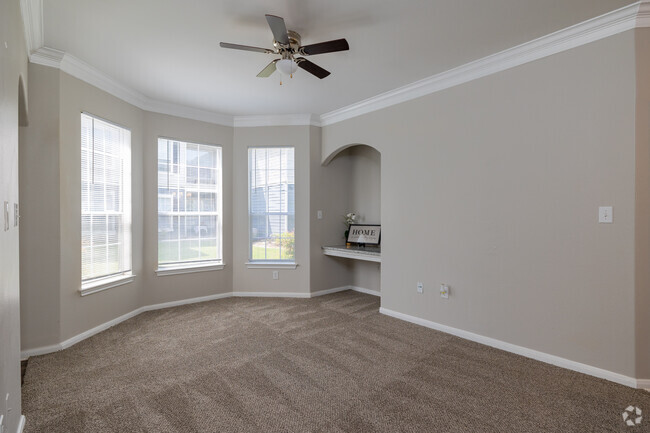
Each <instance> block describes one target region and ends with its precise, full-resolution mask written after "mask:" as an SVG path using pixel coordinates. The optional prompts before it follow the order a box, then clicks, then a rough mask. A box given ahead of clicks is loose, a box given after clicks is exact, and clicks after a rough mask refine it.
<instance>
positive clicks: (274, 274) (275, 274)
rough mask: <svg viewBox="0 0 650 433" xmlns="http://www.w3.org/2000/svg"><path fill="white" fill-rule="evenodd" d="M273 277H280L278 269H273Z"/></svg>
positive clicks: (275, 278) (276, 278) (277, 278)
mask: <svg viewBox="0 0 650 433" xmlns="http://www.w3.org/2000/svg"><path fill="white" fill-rule="evenodd" d="M273 279H274V280H279V279H280V271H273Z"/></svg>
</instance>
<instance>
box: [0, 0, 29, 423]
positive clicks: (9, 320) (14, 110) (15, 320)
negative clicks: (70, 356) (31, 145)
mask: <svg viewBox="0 0 650 433" xmlns="http://www.w3.org/2000/svg"><path fill="white" fill-rule="evenodd" d="M23 35H24V33H23V26H22V20H21V17H20V2H19V1H18V0H8V1H2V2H0V155H2V157H0V210H2V206H3V204H4V202H5V201H7V202H9V204H10V207H11V213H12V214H13V206H14V203H18V142H19V137H18V136H19V128H18V113H19V90H18V89H19V82H20V80H21V78H22V81H23V84H24V85H25V90H26V88H27V83H28V77H27V57H26V48H25V39H24V36H23ZM5 44H6V45H5ZM21 96H22V98H23V100H24V98H25V97H26V96H27V95H25V94H23V95H21ZM2 215H3V212H0V348H1V349H0V396H2V404H1V405H0V414H2V415H4V416H5V421H4V425H5V428H6V430H5V431H8V432H15V431H17V429H18V424H19V419H20V413H21V408H20V362H19V361H20V305H19V302H20V293H19V236H18V227H14V218H13V215H11V217H10V228H9V230H8V231H5V230H4V218H3V216H2ZM6 396H8V400H7V404H6V406H7V407H8V408H9V409H10V411H9V412H8V413H7V411H6V410H5V403H4V399H5V397H6Z"/></svg>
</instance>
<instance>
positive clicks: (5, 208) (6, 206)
mask: <svg viewBox="0 0 650 433" xmlns="http://www.w3.org/2000/svg"><path fill="white" fill-rule="evenodd" d="M2 209H3V213H4V221H5V226H4V227H5V231H8V230H9V202H8V201H6V202H5V204H4V206H3V207H2Z"/></svg>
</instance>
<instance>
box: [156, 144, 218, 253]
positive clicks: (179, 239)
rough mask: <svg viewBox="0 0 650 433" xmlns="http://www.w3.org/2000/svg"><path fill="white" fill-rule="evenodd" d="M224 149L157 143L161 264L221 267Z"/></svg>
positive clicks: (206, 145) (200, 145)
mask: <svg viewBox="0 0 650 433" xmlns="http://www.w3.org/2000/svg"><path fill="white" fill-rule="evenodd" d="M221 170H222V168H221V147H219V146H214V145H208V144H197V143H187V142H183V141H178V140H171V139H166V138H160V139H158V264H159V265H164V266H170V265H182V264H193V263H201V262H221V260H222V245H221V239H222V220H221V216H222V213H221V206H222V198H221Z"/></svg>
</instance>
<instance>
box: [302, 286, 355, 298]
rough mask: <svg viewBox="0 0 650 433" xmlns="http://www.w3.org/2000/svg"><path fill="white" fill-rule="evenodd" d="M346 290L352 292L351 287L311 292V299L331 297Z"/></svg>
mask: <svg viewBox="0 0 650 433" xmlns="http://www.w3.org/2000/svg"><path fill="white" fill-rule="evenodd" d="M346 290H350V286H343V287H335V288H333V289H325V290H319V291H317V292H311V293H310V295H309V297H310V298H316V297H318V296H323V295H331V294H332V293H338V292H345V291H346Z"/></svg>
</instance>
